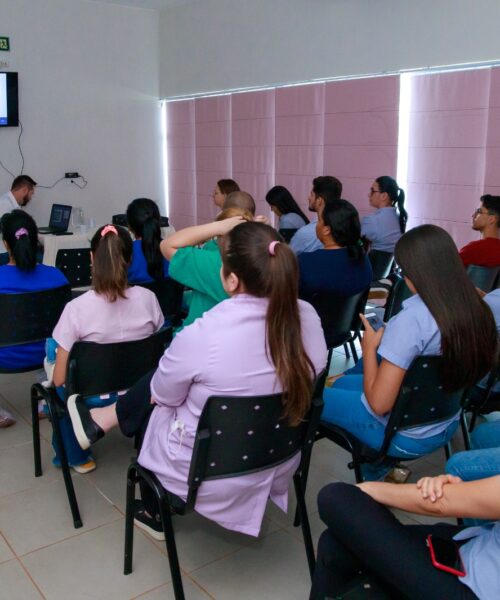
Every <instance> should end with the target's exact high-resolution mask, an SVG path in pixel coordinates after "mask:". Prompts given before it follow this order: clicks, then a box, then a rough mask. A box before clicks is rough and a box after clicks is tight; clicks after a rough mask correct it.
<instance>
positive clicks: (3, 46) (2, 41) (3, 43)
mask: <svg viewBox="0 0 500 600" xmlns="http://www.w3.org/2000/svg"><path fill="white" fill-rule="evenodd" d="M0 51H3V52H10V40H9V38H8V37H0Z"/></svg>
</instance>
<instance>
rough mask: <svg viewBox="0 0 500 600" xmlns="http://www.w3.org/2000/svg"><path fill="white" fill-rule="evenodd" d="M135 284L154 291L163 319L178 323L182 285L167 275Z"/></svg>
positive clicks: (180, 313) (179, 320) (174, 323)
mask: <svg viewBox="0 0 500 600" xmlns="http://www.w3.org/2000/svg"><path fill="white" fill-rule="evenodd" d="M136 285H139V286H141V287H144V288H147V289H148V290H151V291H152V292H153V293H154V295H155V296H156V298H157V299H158V303H159V305H160V308H161V310H162V313H163V316H164V317H165V320H168V322H169V323H170V324H171V325H178V324H180V322H181V319H182V295H183V293H184V286H183V285H182V284H181V283H179V282H178V281H176V280H175V279H172V278H171V277H167V278H166V279H160V280H159V281H152V282H148V283H137V284H136Z"/></svg>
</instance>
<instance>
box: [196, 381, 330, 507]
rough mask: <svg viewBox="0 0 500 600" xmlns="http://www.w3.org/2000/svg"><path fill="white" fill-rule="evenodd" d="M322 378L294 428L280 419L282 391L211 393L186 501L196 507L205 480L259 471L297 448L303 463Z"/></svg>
mask: <svg viewBox="0 0 500 600" xmlns="http://www.w3.org/2000/svg"><path fill="white" fill-rule="evenodd" d="M325 376H326V372H323V373H322V374H321V375H320V376H319V377H318V378H317V380H316V382H315V385H314V389H313V393H312V402H311V408H310V410H309V412H308V414H307V415H306V417H305V418H304V420H303V421H302V422H301V423H300V424H299V425H297V426H294V427H291V426H290V425H289V424H288V423H287V421H286V419H284V418H283V403H282V400H283V396H282V394H271V395H267V396H250V397H249V396H244V397H242V396H239V397H238V396H210V398H208V400H207V402H206V404H205V406H204V407H203V411H202V413H201V416H200V421H199V423H198V429H197V432H196V437H195V443H194V449H193V457H192V459H191V467H190V471H189V477H188V485H189V494H188V500H187V504H188V505H189V506H193V505H194V502H195V501H196V493H197V490H198V488H199V486H200V485H201V483H202V482H203V481H205V480H210V479H223V478H227V477H236V476H239V475H245V474H249V473H255V472H257V471H263V470H265V469H269V468H271V467H274V466H277V465H279V464H281V463H283V462H285V461H287V460H288V459H289V458H291V457H292V456H294V455H295V454H297V452H299V451H301V450H302V459H301V461H302V463H301V464H307V462H308V460H309V455H310V452H311V449H312V445H313V442H314V437H315V433H316V429H317V427H318V424H319V421H320V418H321V412H322V410H323V399H322V395H323V388H324V383H325Z"/></svg>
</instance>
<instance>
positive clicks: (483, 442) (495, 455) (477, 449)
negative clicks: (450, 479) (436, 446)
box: [446, 421, 500, 481]
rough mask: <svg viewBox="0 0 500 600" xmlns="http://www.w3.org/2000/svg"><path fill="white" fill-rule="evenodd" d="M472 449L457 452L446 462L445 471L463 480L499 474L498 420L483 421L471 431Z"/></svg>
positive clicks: (499, 424)
mask: <svg viewBox="0 0 500 600" xmlns="http://www.w3.org/2000/svg"><path fill="white" fill-rule="evenodd" d="M471 443H472V447H473V448H474V450H468V451H465V452H457V454H454V455H453V456H452V457H450V459H449V460H448V462H447V463H446V472H447V473H450V474H451V475H457V476H458V477H460V479H463V480H464V481H475V480H476V479H485V478H486V477H492V476H493V475H500V421H493V422H491V423H483V424H482V425H479V426H478V427H477V428H476V429H474V431H473V432H472V433H471Z"/></svg>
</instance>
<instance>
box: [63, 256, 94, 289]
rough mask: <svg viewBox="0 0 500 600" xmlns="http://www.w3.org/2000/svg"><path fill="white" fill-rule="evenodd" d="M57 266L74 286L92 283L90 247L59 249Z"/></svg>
mask: <svg viewBox="0 0 500 600" xmlns="http://www.w3.org/2000/svg"><path fill="white" fill-rule="evenodd" d="M56 267H57V268H58V269H59V270H60V271H62V272H63V273H64V275H65V277H66V279H67V280H68V281H69V283H70V285H71V287H72V288H75V287H83V286H88V285H90V283H91V281H92V273H91V267H90V248H67V249H63V250H59V251H58V252H57V256H56Z"/></svg>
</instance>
